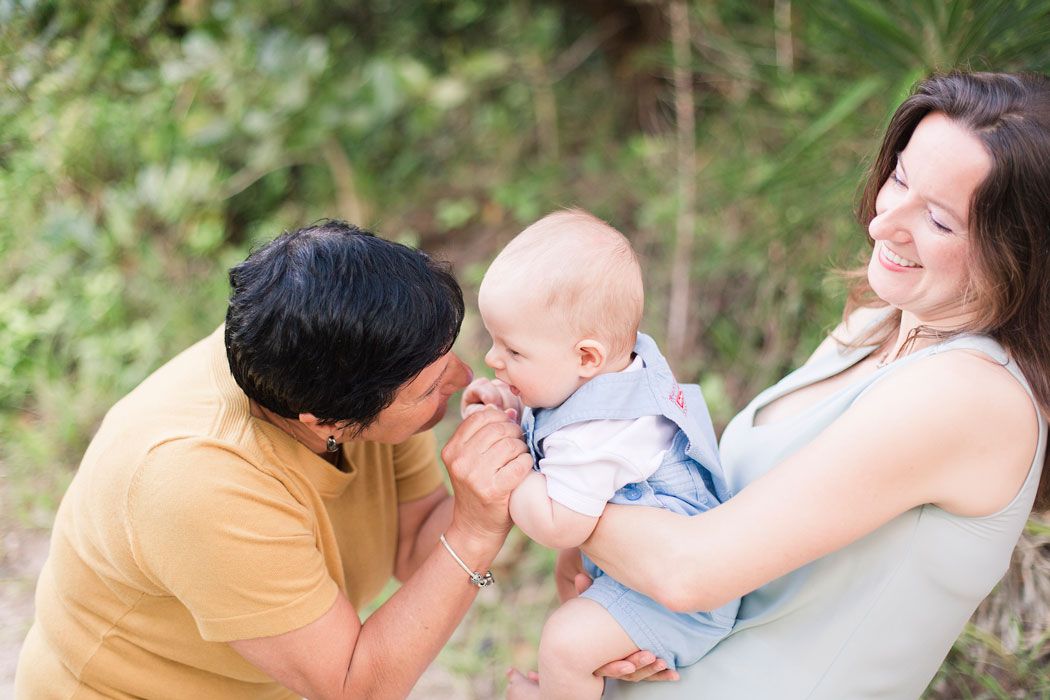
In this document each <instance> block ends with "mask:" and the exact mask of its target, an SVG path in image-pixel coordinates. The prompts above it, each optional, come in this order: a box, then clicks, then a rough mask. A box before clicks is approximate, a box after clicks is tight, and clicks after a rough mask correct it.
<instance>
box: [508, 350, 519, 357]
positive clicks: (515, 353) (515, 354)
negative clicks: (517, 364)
mask: <svg viewBox="0 0 1050 700" xmlns="http://www.w3.org/2000/svg"><path fill="white" fill-rule="evenodd" d="M507 354H508V355H510V356H511V357H520V356H521V353H520V352H518V351H517V350H513V349H511V348H507Z"/></svg>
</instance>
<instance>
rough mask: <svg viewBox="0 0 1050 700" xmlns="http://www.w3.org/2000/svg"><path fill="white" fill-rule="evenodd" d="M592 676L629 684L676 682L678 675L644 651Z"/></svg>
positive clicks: (610, 664) (604, 668) (610, 665)
mask: <svg viewBox="0 0 1050 700" xmlns="http://www.w3.org/2000/svg"><path fill="white" fill-rule="evenodd" d="M594 674H595V675H596V676H608V677H609V678H617V679H619V680H621V681H630V682H637V681H643V680H649V681H676V680H678V673H677V672H676V671H672V670H671V669H669V668H667V663H666V662H665V661H664V660H663V659H657V658H656V657H655V656H654V655H653V653H652V652H650V651H645V650H644V649H643V650H640V651H636V652H634V653H633V654H631V655H630V656H628V657H627V658H626V659H620V660H618V661H612V662H610V663H607V664H605V665H604V666H602V667H601V668H599V669H598V670H597V671H595V672H594Z"/></svg>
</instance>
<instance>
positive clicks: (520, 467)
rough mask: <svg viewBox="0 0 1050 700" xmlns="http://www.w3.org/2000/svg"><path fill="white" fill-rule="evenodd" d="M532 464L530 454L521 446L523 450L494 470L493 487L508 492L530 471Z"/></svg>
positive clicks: (498, 490)
mask: <svg viewBox="0 0 1050 700" xmlns="http://www.w3.org/2000/svg"><path fill="white" fill-rule="evenodd" d="M515 449H516V448H515ZM532 465H533V461H532V455H531V454H529V451H528V448H527V447H524V446H523V450H522V451H521V452H519V453H518V454H517V456H515V457H514V458H513V459H511V460H510V461H509V462H506V463H505V464H504V465H503V466H502V467H500V468H499V469H497V470H496V473H495V475H494V476H493V480H492V486H493V488H494V489H496V491H497V492H501V493H504V492H505V493H508V494H509V493H510V492H511V491H513V490H514V489H515V487H517V485H518V484H520V483H521V481H522V479H524V478H525V476H526V475H527V474H528V473H529V472H530V471H532Z"/></svg>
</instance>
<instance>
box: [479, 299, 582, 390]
mask: <svg viewBox="0 0 1050 700" xmlns="http://www.w3.org/2000/svg"><path fill="white" fill-rule="evenodd" d="M526 297H527V294H520V295H519V294H518V293H515V292H514V291H512V290H509V289H502V288H499V286H498V285H494V284H484V283H483V284H482V287H481V291H480V293H479V294H478V307H479V309H480V311H481V319H482V321H483V322H484V323H485V328H486V329H487V330H488V332H489V335H490V336H491V337H492V347H491V348H490V349H489V351H488V352H487V353H486V354H485V364H487V365H488V366H489V367H491V368H492V369H493V370H495V372H496V378H497V379H499V380H501V381H503V382H506V383H507V384H508V385H510V388H511V391H513V392H514V394H515V395H517V396H518V397H519V398H521V401H522V403H524V404H525V405H526V406H530V407H532V408H555V407H556V406H560V405H561V404H562V402H563V401H565V399H567V398H569V396H571V395H572V393H573V392H574V391H576V390H577V389H579V388H580V387H581V386H583V384H584V382H585V381H586V379H584V378H583V377H582V376H581V374H580V369H581V364H580V359H581V358H580V356H579V353H578V352H577V351H576V347H575V345H576V339H575V338H574V337H572V336H571V335H570V334H569V333H568V332H567V329H563V328H560V327H559V326H561V325H563V324H561V323H556V322H554V320H553V319H551V318H549V317H548V316H547V315H546V314H544V313H543V310H542V309H540V308H538V305H536V304H534V303H532V302H530V300H529V299H527V298H526Z"/></svg>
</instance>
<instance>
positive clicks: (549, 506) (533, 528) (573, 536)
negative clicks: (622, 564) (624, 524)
mask: <svg viewBox="0 0 1050 700" xmlns="http://www.w3.org/2000/svg"><path fill="white" fill-rule="evenodd" d="M510 517H511V518H512V519H513V520H514V524H515V525H517V526H518V527H520V528H521V530H522V532H524V533H525V534H526V535H528V536H529V537H531V538H532V539H534V540H536V541H537V542H539V543H540V544H542V545H543V546H544V547H550V548H551V549H565V548H566V547H575V546H577V545H579V544H580V543H581V542H583V541H584V540H586V539H587V538H588V537H590V535H591V532H592V531H593V530H594V526H595V525H596V524H597V523H598V518H596V517H591V516H588V515H583V514H581V513H577V512H576V511H574V510H570V509H569V508H566V507H565V506H563V505H561V504H560V503H556V502H554V501H552V500H551V499H550V497H549V496H548V495H547V479H546V478H545V477H544V476H543V474H540V473H539V472H536V471H534V472H532V473H530V474H529V475H528V476H526V477H525V480H524V481H522V482H521V483H520V484H518V487H517V488H515V489H514V492H513V493H512V494H511V496H510Z"/></svg>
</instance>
